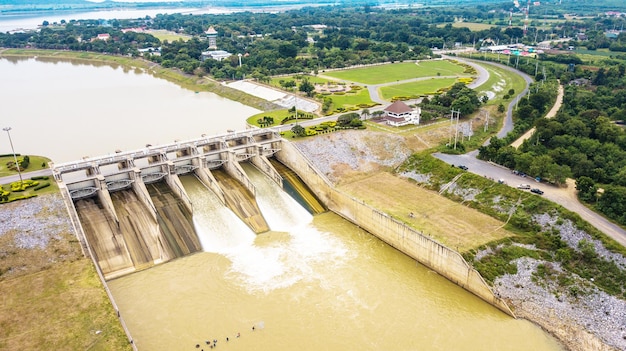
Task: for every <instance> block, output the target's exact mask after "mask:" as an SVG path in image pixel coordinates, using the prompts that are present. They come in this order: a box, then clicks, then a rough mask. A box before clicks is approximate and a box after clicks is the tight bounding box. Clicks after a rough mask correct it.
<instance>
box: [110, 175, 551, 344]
mask: <svg viewBox="0 0 626 351" xmlns="http://www.w3.org/2000/svg"><path fill="white" fill-rule="evenodd" d="M243 167H244V169H245V171H246V173H247V174H248V176H249V178H250V179H251V181H252V182H253V183H254V184H255V186H256V188H257V201H258V204H259V207H260V208H261V210H262V211H263V215H264V217H265V218H266V220H267V222H268V224H269V225H270V227H271V228H272V231H269V232H266V233H263V234H260V235H255V234H253V233H252V231H251V230H250V229H248V228H247V227H246V226H245V225H243V224H242V223H241V221H240V220H239V219H238V218H237V217H236V216H235V215H234V214H233V213H232V212H230V210H228V209H226V208H225V207H224V206H222V205H221V204H220V203H219V200H218V199H217V197H216V196H215V195H213V194H211V193H210V191H209V190H208V189H206V188H205V187H204V186H203V185H202V184H201V183H200V182H199V181H198V180H196V179H195V178H193V177H191V176H186V177H182V178H183V179H182V182H183V185H184V187H185V189H186V191H187V193H188V194H189V197H190V198H191V200H192V202H193V203H194V223H195V225H196V230H197V231H198V233H199V236H200V241H201V242H202V245H203V248H204V251H203V252H198V253H196V254H193V255H190V256H187V257H184V258H181V259H178V260H174V261H171V262H168V263H167V264H163V265H159V266H155V267H153V268H151V269H149V270H145V271H142V272H139V273H134V274H131V275H127V276H125V277H122V278H119V279H115V280H112V281H110V282H109V287H110V288H111V291H112V292H113V295H114V296H115V299H116V301H117V303H118V306H119V308H120V311H121V314H122V316H123V317H124V319H125V321H126V323H127V325H128V327H129V329H130V331H131V333H132V335H133V338H134V342H135V344H136V345H137V347H138V348H139V350H195V349H196V344H200V345H201V346H200V347H201V349H204V350H208V349H209V346H208V344H206V343H205V341H209V340H213V339H217V340H218V345H219V348H220V349H224V350H272V351H276V350H279V351H280V350H338V351H339V350H341V351H344V350H354V349H359V350H520V351H522V350H524V351H525V350H561V348H560V346H559V345H558V344H557V343H556V341H555V340H554V339H553V338H551V337H550V336H548V335H546V334H545V333H544V332H543V331H542V330H540V329H539V328H538V327H536V326H534V325H533V324H531V323H529V322H527V321H523V320H515V319H512V318H510V317H508V316H506V315H505V314H503V313H502V312H500V311H499V310H497V309H495V308H493V307H492V306H490V305H488V304H486V303H485V302H483V301H482V300H480V299H478V298H476V297H475V296H474V295H472V294H470V293H468V292H466V291H465V290H463V289H461V288H459V287H458V286H456V285H454V284H452V283H450V282H449V281H447V280H446V279H444V278H442V277H440V276H439V275H438V274H436V273H434V272H432V271H430V270H429V269H427V268H425V267H423V266H421V265H419V264H416V263H415V261H414V260H412V259H410V258H409V257H407V256H405V255H403V254H401V253H400V252H398V251H396V250H395V249H393V248H391V247H389V246H388V245H386V244H384V243H383V242H381V241H380V240H378V239H376V238H375V237H374V236H372V235H370V234H368V233H366V232H364V231H363V230H361V229H360V228H358V227H356V226H354V225H353V224H351V223H349V222H347V221H345V220H343V219H342V218H340V217H339V216H337V215H335V214H333V213H324V214H320V215H316V216H314V217H312V216H311V215H310V214H309V213H308V212H306V211H303V208H302V207H301V206H300V205H298V204H297V203H295V201H294V200H293V199H291V198H290V197H285V196H284V195H285V194H284V192H283V191H282V190H281V189H280V188H279V187H278V186H277V185H275V184H274V183H272V181H271V180H270V179H269V178H267V177H265V176H263V175H262V174H261V173H260V172H259V171H258V170H256V169H255V168H253V167H252V166H250V165H246V164H244V165H243ZM242 225H243V226H242ZM253 327H254V329H253ZM238 334H239V335H240V336H239V337H237V335H238ZM227 337H228V338H229V341H226V338H227Z"/></svg>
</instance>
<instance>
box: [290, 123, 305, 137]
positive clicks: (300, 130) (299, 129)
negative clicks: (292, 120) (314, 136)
mask: <svg viewBox="0 0 626 351" xmlns="http://www.w3.org/2000/svg"><path fill="white" fill-rule="evenodd" d="M291 132H292V133H293V134H294V135H296V136H298V137H303V136H305V134H306V130H305V129H304V127H303V126H301V125H299V124H295V125H294V126H293V127H291Z"/></svg>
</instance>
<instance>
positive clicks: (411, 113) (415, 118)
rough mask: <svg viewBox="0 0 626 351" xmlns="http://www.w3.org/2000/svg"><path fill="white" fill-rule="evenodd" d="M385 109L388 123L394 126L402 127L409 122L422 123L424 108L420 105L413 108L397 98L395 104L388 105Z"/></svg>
mask: <svg viewBox="0 0 626 351" xmlns="http://www.w3.org/2000/svg"><path fill="white" fill-rule="evenodd" d="M384 111H385V121H386V122H387V124H388V125H390V126H394V127H402V126H406V125H409V124H413V125H418V124H420V115H421V114H422V110H421V109H420V108H419V107H418V108H417V109H412V108H411V107H409V106H408V105H407V104H405V103H404V102H402V101H400V100H397V101H396V102H394V103H393V104H391V105H389V106H387V108H385V109H384Z"/></svg>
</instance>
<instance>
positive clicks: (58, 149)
mask: <svg viewBox="0 0 626 351" xmlns="http://www.w3.org/2000/svg"><path fill="white" fill-rule="evenodd" d="M0 77H2V84H0V102H1V103H0V106H1V109H0V111H1V113H2V117H1V122H2V127H7V126H10V127H11V128H12V129H11V137H12V139H13V145H14V146H15V151H16V152H18V153H22V154H31V155H33V154H34V155H44V156H47V157H50V158H51V159H52V161H54V162H55V163H62V162H67V161H73V160H78V159H81V158H82V157H84V156H100V155H107V154H112V153H114V152H115V151H116V150H123V151H126V150H135V149H140V148H143V147H145V145H146V144H152V145H158V144H163V143H171V142H173V141H174V140H185V139H191V138H198V137H200V136H201V134H206V135H209V136H211V135H216V134H221V133H226V132H227V130H229V129H233V130H243V129H245V120H246V118H248V117H250V116H251V115H253V114H255V113H258V112H259V111H258V110H257V109H254V108H252V107H249V106H246V105H243V104H241V103H238V102H235V101H232V100H228V99H225V98H222V97H220V96H218V95H215V94H212V93H207V92H199V93H196V92H194V91H191V90H187V89H183V88H181V87H179V86H177V85H175V84H173V83H170V82H168V81H166V80H164V79H158V78H155V77H153V76H152V75H150V74H149V73H147V72H145V71H144V70H142V69H128V68H123V67H112V66H110V65H106V64H99V63H88V62H84V61H75V60H74V61H58V60H50V59H41V58H40V59H32V58H31V59H14V58H4V57H2V58H0ZM10 152H11V149H10V145H9V142H8V139H7V138H6V137H5V138H2V139H0V153H1V154H4V153H10Z"/></svg>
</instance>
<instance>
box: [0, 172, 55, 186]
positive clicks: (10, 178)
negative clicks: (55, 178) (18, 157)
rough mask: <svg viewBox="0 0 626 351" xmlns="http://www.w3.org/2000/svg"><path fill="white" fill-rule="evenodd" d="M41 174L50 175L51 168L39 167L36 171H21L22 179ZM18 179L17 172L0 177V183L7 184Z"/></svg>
mask: <svg viewBox="0 0 626 351" xmlns="http://www.w3.org/2000/svg"><path fill="white" fill-rule="evenodd" d="M41 176H49V177H51V176H52V170H50V169H40V170H38V171H31V172H25V173H22V179H30V178H31V177H41ZM18 180H20V176H19V175H18V174H16V175H11V176H6V177H0V184H9V183H13V182H17V181H18Z"/></svg>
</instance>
